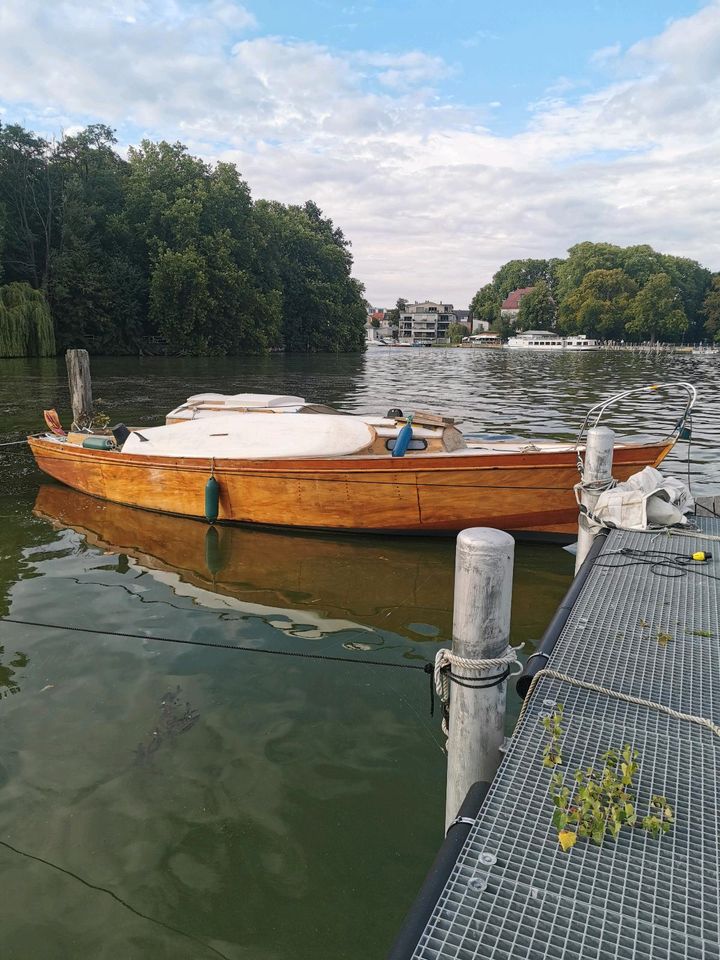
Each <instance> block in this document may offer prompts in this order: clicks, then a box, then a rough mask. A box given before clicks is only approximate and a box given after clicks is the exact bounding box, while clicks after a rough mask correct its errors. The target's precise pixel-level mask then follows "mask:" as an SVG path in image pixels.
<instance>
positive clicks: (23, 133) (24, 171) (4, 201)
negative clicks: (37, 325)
mask: <svg viewBox="0 0 720 960" xmlns="http://www.w3.org/2000/svg"><path fill="white" fill-rule="evenodd" d="M49 149H50V145H49V144H48V142H47V141H46V140H43V139H42V138H40V137H36V136H34V135H33V134H32V133H30V132H29V131H27V130H25V129H24V128H23V127H21V126H19V125H18V124H7V125H3V124H2V123H0V207H2V208H3V211H4V213H3V219H4V221H5V227H4V232H5V249H4V253H3V261H4V270H5V280H6V281H7V282H11V281H24V282H27V283H30V285H31V286H33V287H36V288H37V287H43V288H45V287H46V286H47V281H48V274H49V270H50V254H51V250H52V244H53V242H54V232H55V225H56V216H57V203H58V194H59V187H58V184H57V183H56V177H55V176H54V171H53V169H52V168H51V166H50V165H49V164H48V152H49Z"/></svg>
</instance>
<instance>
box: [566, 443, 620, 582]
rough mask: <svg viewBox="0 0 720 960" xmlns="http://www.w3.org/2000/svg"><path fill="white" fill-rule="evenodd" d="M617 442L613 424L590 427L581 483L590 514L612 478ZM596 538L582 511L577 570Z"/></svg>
mask: <svg viewBox="0 0 720 960" xmlns="http://www.w3.org/2000/svg"><path fill="white" fill-rule="evenodd" d="M614 444H615V434H614V433H613V431H612V430H611V429H610V428H609V427H590V429H589V430H588V432H587V442H586V447H585V466H584V468H583V474H582V482H581V484H580V503H581V504H582V506H583V507H585V509H586V510H587V511H588V512H589V513H592V512H593V510H594V509H595V505H596V504H597V502H598V498H599V496H600V494H601V493H602V491H603V489H604V488H605V487H606V486H607V484H608V483H609V481H610V480H612V464H613V446H614ZM594 539H595V533H594V532H593V530H592V529H591V528H590V524H589V523H588V521H587V517H586V516H585V513H584V512H582V511H581V513H580V516H579V517H578V543H577V554H576V556H575V573H577V572H578V570H579V569H580V567H581V566H582V563H583V560H584V559H585V557H586V556H587V555H588V551H589V550H590V547H591V546H592V542H593V540H594Z"/></svg>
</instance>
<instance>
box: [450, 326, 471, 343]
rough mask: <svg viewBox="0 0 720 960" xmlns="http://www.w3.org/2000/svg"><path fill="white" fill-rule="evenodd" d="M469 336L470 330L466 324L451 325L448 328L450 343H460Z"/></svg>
mask: <svg viewBox="0 0 720 960" xmlns="http://www.w3.org/2000/svg"><path fill="white" fill-rule="evenodd" d="M467 335H468V328H467V327H466V326H465V324H464V323H451V324H450V325H449V327H448V340H449V341H450V343H460V342H461V340H462V338H463V337H466V336H467Z"/></svg>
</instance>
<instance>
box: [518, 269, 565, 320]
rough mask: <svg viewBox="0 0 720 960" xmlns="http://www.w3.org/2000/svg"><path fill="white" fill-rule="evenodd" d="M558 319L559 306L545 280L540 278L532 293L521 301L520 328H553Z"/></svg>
mask: <svg viewBox="0 0 720 960" xmlns="http://www.w3.org/2000/svg"><path fill="white" fill-rule="evenodd" d="M556 320H557V306H556V304H555V301H554V299H553V296H552V294H551V293H550V287H549V286H548V284H547V283H546V281H545V280H538V282H537V283H536V284H535V286H534V288H533V289H532V290H531V292H530V293H527V294H525V296H524V297H523V298H522V300H521V301H520V312H519V314H518V318H517V324H516V328H517V329H518V330H552V329H553V328H554V326H555V322H556Z"/></svg>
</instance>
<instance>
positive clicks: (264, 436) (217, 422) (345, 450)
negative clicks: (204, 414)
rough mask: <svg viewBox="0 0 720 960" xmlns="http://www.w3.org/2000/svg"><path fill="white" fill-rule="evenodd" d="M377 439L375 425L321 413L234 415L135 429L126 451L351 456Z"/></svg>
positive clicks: (255, 456)
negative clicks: (371, 425)
mask: <svg viewBox="0 0 720 960" xmlns="http://www.w3.org/2000/svg"><path fill="white" fill-rule="evenodd" d="M374 436H375V431H374V430H373V429H372V427H370V426H368V424H366V423H363V421H362V420H358V419H357V418H356V417H343V416H332V415H330V414H320V413H314V414H307V413H298V414H296V415H295V416H292V417H272V416H268V415H267V414H266V413H248V414H245V415H244V416H242V417H238V416H237V415H236V414H232V413H231V414H218V415H217V416H215V417H208V418H207V419H204V420H190V421H187V422H185V423H175V424H171V425H170V426H166V427H148V428H147V429H140V430H137V431H133V433H131V434H130V436H129V437H128V438H127V440H126V441H125V443H124V445H123V448H122V452H123V455H128V456H151V457H173V458H175V457H215V458H218V459H240V460H262V459H267V458H290V457H345V456H349V455H350V454H353V453H358V452H359V451H360V450H363V449H364V448H365V447H367V446H368V444H370V443H372V441H373V439H374ZM143 438H144V439H143Z"/></svg>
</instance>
